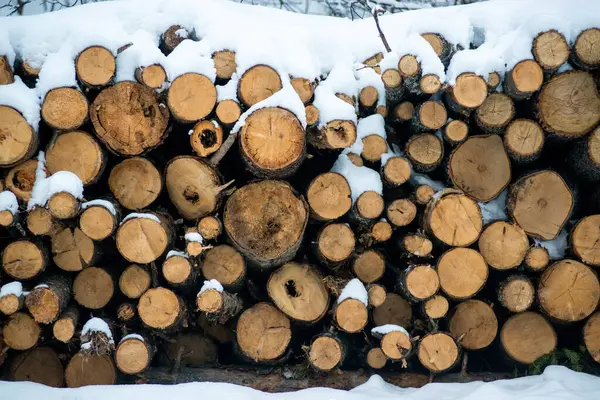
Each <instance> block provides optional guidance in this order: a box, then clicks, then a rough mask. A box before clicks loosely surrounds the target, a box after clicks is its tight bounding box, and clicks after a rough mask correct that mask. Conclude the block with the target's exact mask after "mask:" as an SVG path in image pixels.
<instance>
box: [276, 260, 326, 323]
mask: <svg viewBox="0 0 600 400" xmlns="http://www.w3.org/2000/svg"><path fill="white" fill-rule="evenodd" d="M267 293H268V294H269V297H270V298H271V300H272V301H273V303H274V304H275V305H276V306H277V308H279V309H280V310H281V311H282V312H283V313H284V314H285V315H287V316H288V317H289V318H290V319H292V320H293V321H299V322H301V323H304V324H314V323H316V322H318V321H319V320H321V318H323V317H324V316H325V314H326V313H327V310H328V309H329V293H328V292H327V288H326V287H325V284H324V283H323V277H322V276H321V274H320V273H319V272H318V270H316V269H315V268H313V267H312V266H310V265H307V264H304V265H303V264H297V263H294V262H289V263H287V264H284V265H283V266H282V267H281V268H279V269H278V270H276V271H274V272H273V273H272V274H271V276H270V277H269V281H268V282H267Z"/></svg>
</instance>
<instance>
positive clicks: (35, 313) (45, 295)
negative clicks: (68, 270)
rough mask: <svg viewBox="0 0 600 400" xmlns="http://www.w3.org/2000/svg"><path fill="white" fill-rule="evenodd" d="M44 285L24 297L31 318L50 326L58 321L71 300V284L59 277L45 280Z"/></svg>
mask: <svg viewBox="0 0 600 400" xmlns="http://www.w3.org/2000/svg"><path fill="white" fill-rule="evenodd" d="M43 282H44V285H40V286H37V287H35V288H34V289H33V290H32V291H30V292H29V294H28V295H27V296H26V297H25V305H26V306H27V310H28V311H29V313H30V314H31V316H32V317H33V318H34V319H35V321H36V322H38V323H40V324H50V323H52V322H54V321H56V320H57V319H58V317H59V316H60V313H61V312H62V311H64V309H65V307H66V306H67V303H68V301H69V299H70V298H71V287H70V286H71V283H70V282H69V281H68V280H66V279H64V278H59V277H53V278H47V279H46V280H44V281H43Z"/></svg>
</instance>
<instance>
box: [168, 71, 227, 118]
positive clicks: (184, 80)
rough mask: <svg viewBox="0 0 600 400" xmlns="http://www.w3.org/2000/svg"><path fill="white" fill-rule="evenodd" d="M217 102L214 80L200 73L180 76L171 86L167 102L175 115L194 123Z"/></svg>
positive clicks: (203, 116)
mask: <svg viewBox="0 0 600 400" xmlns="http://www.w3.org/2000/svg"><path fill="white" fill-rule="evenodd" d="M216 103H217V90H216V88H215V85H214V84H213V83H212V81H211V80H210V79H209V78H207V77H206V76H204V75H202V74H198V73H192V72H190V73H186V74H183V75H180V76H178V77H177V78H175V80H174V81H173V82H172V83H171V86H169V91H168V93H167V104H168V106H169V110H171V113H172V114H173V116H174V117H175V118H176V119H177V120H179V121H180V122H182V123H192V122H196V121H198V120H201V119H202V118H205V117H206V116H208V115H209V114H210V113H211V112H212V110H213V109H214V108H215V105H216Z"/></svg>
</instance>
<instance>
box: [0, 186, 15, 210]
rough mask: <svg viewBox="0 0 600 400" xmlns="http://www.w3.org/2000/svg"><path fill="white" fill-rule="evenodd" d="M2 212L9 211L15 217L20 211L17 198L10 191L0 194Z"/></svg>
mask: <svg viewBox="0 0 600 400" xmlns="http://www.w3.org/2000/svg"><path fill="white" fill-rule="evenodd" d="M2 211H8V212H10V213H11V214H12V215H15V214H16V213H17V211H19V203H18V201H17V196H15V194H14V193H13V192H11V191H10V190H5V191H4V192H0V212H2Z"/></svg>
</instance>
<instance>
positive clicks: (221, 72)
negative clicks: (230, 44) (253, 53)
mask: <svg viewBox="0 0 600 400" xmlns="http://www.w3.org/2000/svg"><path fill="white" fill-rule="evenodd" d="M212 59H213V63H214V65H215V71H216V73H217V79H221V80H228V79H231V76H232V75H233V74H234V72H235V70H236V69H237V64H236V62H235V52H234V51H231V50H220V51H215V52H214V53H213V54H212Z"/></svg>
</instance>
